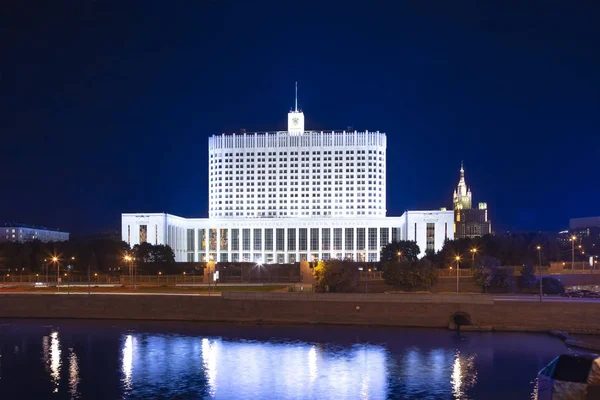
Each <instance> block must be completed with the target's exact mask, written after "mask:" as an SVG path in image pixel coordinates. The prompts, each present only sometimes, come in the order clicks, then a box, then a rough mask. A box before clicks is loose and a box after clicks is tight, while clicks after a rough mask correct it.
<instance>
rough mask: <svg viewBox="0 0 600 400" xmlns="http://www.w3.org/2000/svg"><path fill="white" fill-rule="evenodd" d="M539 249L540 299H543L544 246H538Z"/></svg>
mask: <svg viewBox="0 0 600 400" xmlns="http://www.w3.org/2000/svg"><path fill="white" fill-rule="evenodd" d="M537 251H538V257H539V260H540V301H543V300H542V299H543V298H542V293H543V285H542V246H537Z"/></svg>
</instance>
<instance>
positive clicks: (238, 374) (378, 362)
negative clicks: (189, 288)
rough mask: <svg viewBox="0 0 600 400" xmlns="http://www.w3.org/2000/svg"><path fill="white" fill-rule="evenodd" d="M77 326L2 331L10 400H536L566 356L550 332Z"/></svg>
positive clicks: (0, 386)
mask: <svg viewBox="0 0 600 400" xmlns="http://www.w3.org/2000/svg"><path fill="white" fill-rule="evenodd" d="M30 324H33V323H30ZM64 324H67V323H64ZM68 324H71V325H70V326H71V328H68V327H65V326H63V325H60V329H57V328H51V330H48V328H47V327H40V328H36V329H37V330H36V329H32V330H30V331H26V332H20V331H18V329H15V331H14V332H8V334H7V332H6V330H4V331H3V328H2V326H0V357H2V358H1V359H0V361H1V362H2V373H3V375H2V379H0V393H2V395H0V396H1V397H2V399H4V398H7V399H8V398H49V397H53V398H57V399H78V398H85V399H92V400H96V399H98V400H100V399H107V398H127V399H142V398H144V399H145V398H204V399H207V398H208V399H238V398H273V399H315V398H319V399H385V398H401V399H449V398H453V399H479V398H485V399H488V400H489V399H506V398H526V397H527V396H528V395H529V394H531V391H532V389H533V390H534V392H535V388H534V387H533V383H534V382H532V379H533V378H534V377H535V374H536V373H537V371H538V370H539V369H541V367H543V366H544V365H545V364H546V363H548V362H549V361H551V360H552V359H553V358H554V357H555V356H556V354H559V353H560V352H562V351H566V348H565V346H564V344H563V343H562V342H561V341H559V340H557V339H555V338H553V337H546V336H543V335H529V336H527V335H520V334H483V333H482V334H478V333H474V334H472V335H469V336H468V340H461V341H457V340H455V339H454V337H453V336H452V334H451V333H448V332H446V331H426V330H394V329H383V328H382V329H377V328H369V329H361V328H339V327H338V328H336V327H330V328H313V327H310V328H307V327H293V328H292V327H290V328H279V327H238V326H235V327H231V326H223V327H220V326H219V327H208V328H206V327H203V326H198V325H196V326H195V327H193V328H188V330H187V331H186V330H183V331H177V330H176V326H175V328H169V329H173V330H172V331H171V330H168V329H166V328H164V329H162V330H160V329H157V330H154V331H153V330H152V329H151V328H150V329H149V328H146V329H145V330H142V329H135V330H133V329H131V328H121V327H118V326H116V327H115V326H111V327H109V328H106V327H104V328H103V329H104V330H103V331H100V332H98V330H94V329H93V328H92V327H93V323H91V322H87V323H86V324H89V325H84V324H83V323H82V325H77V324H76V323H75V322H70V323H68ZM98 324H100V323H98ZM72 326H76V329H77V331H76V332H75V331H74V329H73V328H72ZM157 326H160V325H159V324H157ZM4 329H6V328H4ZM297 331H300V333H298V332H297ZM59 332H60V333H59ZM232 332H235V334H232ZM75 333H76V334H75ZM32 343H35V344H36V345H35V346H34V345H32ZM16 344H19V349H20V350H19V351H18V352H17V353H15V352H14V348H15V345H16ZM40 353H41V354H42V355H43V360H40ZM32 357H33V359H34V360H35V362H31V360H30V358H32ZM61 374H62V376H61ZM61 379H62V382H63V385H62V386H63V388H62V390H59V385H60V382H61ZM502 382H506V384H503V383H502ZM15 388H18V390H19V393H18V395H16V396H12V397H11V395H10V394H8V395H6V393H7V391H8V393H11V392H10V391H11V390H15ZM53 392H54V394H53ZM532 397H533V396H532ZM534 398H535V397H534Z"/></svg>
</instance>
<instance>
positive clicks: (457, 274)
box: [456, 256, 460, 294]
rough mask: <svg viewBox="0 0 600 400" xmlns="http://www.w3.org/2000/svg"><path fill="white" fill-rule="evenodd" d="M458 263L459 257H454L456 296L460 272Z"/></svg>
mask: <svg viewBox="0 0 600 400" xmlns="http://www.w3.org/2000/svg"><path fill="white" fill-rule="evenodd" d="M459 262H460V256H456V294H458V293H459V292H458V277H459V275H460V273H459V272H460V271H459V268H460V267H459V265H458V263H459Z"/></svg>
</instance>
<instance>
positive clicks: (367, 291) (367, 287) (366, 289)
mask: <svg viewBox="0 0 600 400" xmlns="http://www.w3.org/2000/svg"><path fill="white" fill-rule="evenodd" d="M370 272H371V268H369V269H367V281H366V282H367V284H366V285H365V293H369V275H370Z"/></svg>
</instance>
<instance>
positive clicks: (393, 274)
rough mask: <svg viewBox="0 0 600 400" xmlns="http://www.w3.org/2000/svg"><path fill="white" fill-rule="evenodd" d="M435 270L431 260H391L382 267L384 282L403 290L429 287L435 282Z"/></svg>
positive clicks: (436, 275)
mask: <svg viewBox="0 0 600 400" xmlns="http://www.w3.org/2000/svg"><path fill="white" fill-rule="evenodd" d="M437 277H438V274H437V271H436V269H435V267H434V266H433V264H432V263H431V261H429V260H427V259H425V258H424V259H421V260H420V261H412V262H411V261H405V260H403V261H392V262H389V263H386V264H385V266H384V268H383V279H384V281H385V283H387V284H389V285H392V286H396V287H399V288H402V289H405V290H413V289H429V288H430V287H431V286H433V285H435V283H436V282H437Z"/></svg>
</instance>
